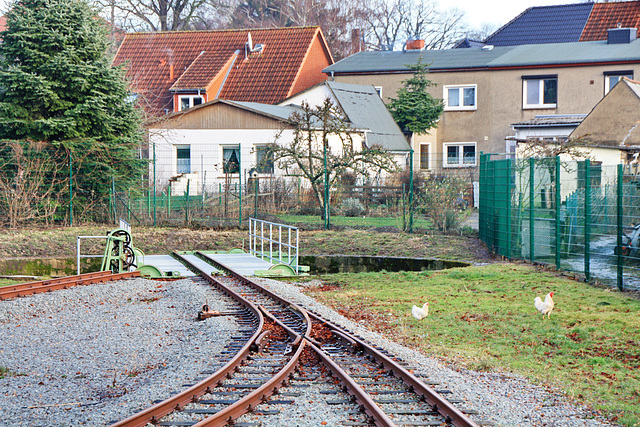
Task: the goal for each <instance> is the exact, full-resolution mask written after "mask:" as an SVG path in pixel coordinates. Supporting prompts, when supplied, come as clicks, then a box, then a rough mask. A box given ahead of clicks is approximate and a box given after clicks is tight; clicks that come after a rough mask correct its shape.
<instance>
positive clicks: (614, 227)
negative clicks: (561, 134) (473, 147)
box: [479, 155, 640, 289]
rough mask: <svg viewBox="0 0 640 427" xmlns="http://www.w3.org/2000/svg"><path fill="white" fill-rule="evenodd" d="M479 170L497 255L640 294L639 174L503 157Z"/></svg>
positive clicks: (486, 232) (483, 222)
mask: <svg viewBox="0 0 640 427" xmlns="http://www.w3.org/2000/svg"><path fill="white" fill-rule="evenodd" d="M480 167H481V170H480V209H479V210H480V221H479V224H480V238H481V239H482V240H483V241H484V242H485V243H487V244H488V245H489V246H490V247H491V248H493V250H494V251H495V252H496V253H497V254H499V255H503V256H505V257H508V258H522V259H526V260H530V261H531V262H540V263H546V264H550V265H554V266H556V267H557V268H558V269H562V270H567V271H572V272H577V273H581V274H584V276H585V278H586V280H591V279H595V280H598V281H600V282H603V283H606V284H609V285H612V286H617V287H618V288H619V289H623V288H624V287H627V288H635V289H640V253H639V249H640V248H639V244H640V226H639V227H638V228H636V224H638V223H639V222H640V221H639V216H640V205H639V203H638V202H639V201H640V199H639V197H640V175H638V174H637V170H634V169H633V167H629V166H626V167H624V166H623V165H616V166H603V165H601V164H600V163H599V162H593V161H589V160H585V161H562V160H561V159H560V158H536V159H534V158H531V159H524V160H520V159H519V160H514V159H510V158H501V157H500V156H496V155H493V156H492V155H482V158H481V165H480Z"/></svg>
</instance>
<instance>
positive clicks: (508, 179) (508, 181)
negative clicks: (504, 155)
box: [506, 159, 511, 259]
mask: <svg viewBox="0 0 640 427" xmlns="http://www.w3.org/2000/svg"><path fill="white" fill-rule="evenodd" d="M506 184H507V189H506V199H507V203H506V205H507V258H508V259H511V159H507V182H506Z"/></svg>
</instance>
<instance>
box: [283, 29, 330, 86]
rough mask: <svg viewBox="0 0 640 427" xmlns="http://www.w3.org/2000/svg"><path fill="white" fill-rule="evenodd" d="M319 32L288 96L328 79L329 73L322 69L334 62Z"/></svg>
mask: <svg viewBox="0 0 640 427" xmlns="http://www.w3.org/2000/svg"><path fill="white" fill-rule="evenodd" d="M319 34H320V33H319V32H318V33H317V35H316V37H314V39H313V42H312V43H311V47H310V48H309V51H308V52H307V56H306V57H305V59H304V61H303V62H302V67H301V68H300V70H299V71H298V75H297V76H296V80H295V83H294V85H293V87H292V88H291V89H290V90H289V93H288V95H287V96H291V95H294V94H296V93H298V92H301V91H303V90H305V89H307V88H310V87H311V86H314V85H316V84H318V83H320V82H323V81H325V80H327V75H326V74H324V73H323V72H322V70H323V69H325V68H326V67H328V66H329V65H331V64H332V63H333V62H332V61H331V59H330V54H329V53H328V52H327V51H326V50H325V47H324V46H323V43H322V41H321V39H320V35H319Z"/></svg>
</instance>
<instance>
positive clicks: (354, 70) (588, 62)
mask: <svg viewBox="0 0 640 427" xmlns="http://www.w3.org/2000/svg"><path fill="white" fill-rule="evenodd" d="M626 30H628V29H626ZM610 33H614V34H615V33H616V32H615V31H611V32H610ZM627 34H632V35H633V37H628V38H627V39H626V40H623V42H622V43H620V42H619V40H618V39H616V42H615V43H614V42H612V43H609V42H608V41H606V40H605V41H593V42H576V43H557V44H540V45H535V44H531V45H522V46H496V47H493V46H484V47H480V48H467V49H449V50H440V51H421V50H405V51H402V52H360V53H358V54H355V55H353V56H350V57H348V58H345V59H343V60H342V61H339V62H337V63H335V64H333V65H331V66H329V67H327V68H326V69H325V70H324V72H325V73H327V74H328V75H329V77H330V79H334V80H335V81H339V82H348V83H359V84H366V85H373V86H375V87H376V88H377V89H378V91H379V92H380V94H381V96H382V98H383V100H385V101H388V100H389V98H393V97H394V96H395V95H396V93H397V91H398V89H400V88H401V87H402V85H403V83H402V82H403V81H404V80H406V79H407V78H408V77H409V76H410V73H409V71H408V69H407V65H408V64H416V63H418V61H419V60H421V61H422V62H423V63H424V64H427V65H428V68H429V71H430V74H429V76H428V77H429V79H430V80H432V81H433V82H434V83H436V86H434V87H432V88H431V94H432V95H433V96H435V97H438V98H442V99H443V100H444V103H445V111H444V113H443V115H442V116H441V118H440V121H439V123H438V127H437V129H433V130H432V131H431V132H430V135H417V136H415V137H414V138H413V141H412V148H413V150H414V152H415V156H414V162H415V163H414V168H415V169H416V170H417V169H420V170H423V171H426V172H432V173H452V172H458V173H460V172H463V173H465V174H467V175H470V176H471V179H472V180H474V181H475V180H477V168H478V161H479V154H480V152H485V153H515V148H516V147H515V135H514V129H513V128H512V124H514V123H519V122H526V121H529V120H533V119H534V118H536V116H540V115H579V114H582V115H585V114H588V113H589V112H590V111H591V110H592V109H593V108H594V106H595V105H596V104H598V102H600V100H601V99H602V98H603V96H604V95H606V94H607V93H608V92H609V90H611V89H612V88H613V87H614V86H615V85H616V83H617V82H618V81H619V80H620V79H621V78H622V77H628V78H634V77H637V76H640V40H636V39H635V31H633V32H629V31H627ZM474 177H475V178H474Z"/></svg>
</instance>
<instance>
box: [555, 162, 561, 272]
mask: <svg viewBox="0 0 640 427" xmlns="http://www.w3.org/2000/svg"><path fill="white" fill-rule="evenodd" d="M561 197H562V195H561V193H560V156H556V269H558V270H560V252H561V249H560V248H561V246H562V245H561V242H560V198H561Z"/></svg>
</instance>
